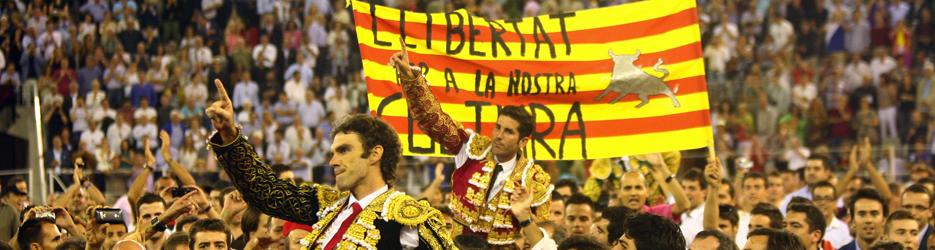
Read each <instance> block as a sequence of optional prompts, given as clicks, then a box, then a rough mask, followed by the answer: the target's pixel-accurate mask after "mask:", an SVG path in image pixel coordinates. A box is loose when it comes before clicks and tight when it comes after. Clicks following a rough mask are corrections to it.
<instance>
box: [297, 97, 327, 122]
mask: <svg viewBox="0 0 935 250" xmlns="http://www.w3.org/2000/svg"><path fill="white" fill-rule="evenodd" d="M299 114H302V125H304V126H305V127H307V128H314V127H318V124H319V123H321V121H322V120H323V119H325V114H326V113H325V106H324V105H322V104H321V101H319V100H318V98H317V97H316V96H315V92H313V91H311V90H306V91H305V102H303V103H301V104H299Z"/></svg>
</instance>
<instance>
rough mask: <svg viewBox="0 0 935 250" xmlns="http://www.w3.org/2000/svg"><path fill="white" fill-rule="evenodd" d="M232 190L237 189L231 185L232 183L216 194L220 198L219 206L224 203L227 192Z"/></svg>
mask: <svg viewBox="0 0 935 250" xmlns="http://www.w3.org/2000/svg"><path fill="white" fill-rule="evenodd" d="M234 191H237V188H235V187H233V185H231V186H228V187H226V188H223V189H221V195H220V196H218V197H219V198H220V199H221V206H224V203H225V198H224V196H227V194H229V193H231V192H234Z"/></svg>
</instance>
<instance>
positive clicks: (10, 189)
mask: <svg viewBox="0 0 935 250" xmlns="http://www.w3.org/2000/svg"><path fill="white" fill-rule="evenodd" d="M25 181H26V180H25V179H23V177H19V176H14V177H12V178H10V179H9V180H7V182H6V184H5V185H3V188H2V189H0V198H6V197H7V195H10V194H16V195H27V194H24V193H23V192H22V191H21V190H19V188H17V187H16V183H20V182H25Z"/></svg>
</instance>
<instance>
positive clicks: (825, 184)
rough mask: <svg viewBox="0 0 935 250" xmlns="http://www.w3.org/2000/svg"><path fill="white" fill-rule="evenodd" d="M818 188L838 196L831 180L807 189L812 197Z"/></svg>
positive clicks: (820, 182)
mask: <svg viewBox="0 0 935 250" xmlns="http://www.w3.org/2000/svg"><path fill="white" fill-rule="evenodd" d="M818 188H831V192H834V196H835V197H837V196H838V188H837V187H835V186H834V185H831V182H828V181H819V182H818V183H815V186H813V187H811V188H810V190H809V191H810V192H812V197H814V196H815V189H818ZM923 188H925V187H923Z"/></svg>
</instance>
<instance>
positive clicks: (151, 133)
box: [133, 119, 159, 148]
mask: <svg viewBox="0 0 935 250" xmlns="http://www.w3.org/2000/svg"><path fill="white" fill-rule="evenodd" d="M158 133H159V131H158V130H157V128H156V124H155V119H144V121H143V123H138V124H136V126H133V139H134V140H136V141H137V142H138V143H137V148H143V143H142V141H143V139H146V138H150V139H155V138H156V135H157V134H158ZM156 146H158V144H155V143H153V145H151V147H152V148H155V147H156Z"/></svg>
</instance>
